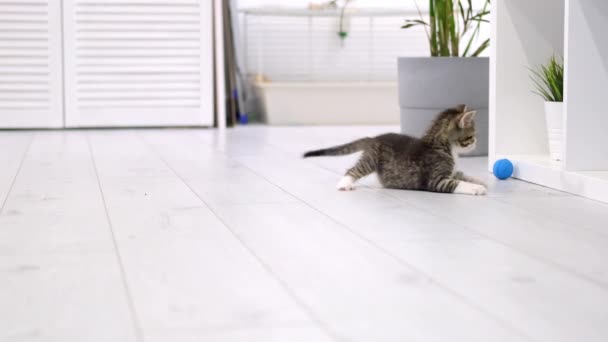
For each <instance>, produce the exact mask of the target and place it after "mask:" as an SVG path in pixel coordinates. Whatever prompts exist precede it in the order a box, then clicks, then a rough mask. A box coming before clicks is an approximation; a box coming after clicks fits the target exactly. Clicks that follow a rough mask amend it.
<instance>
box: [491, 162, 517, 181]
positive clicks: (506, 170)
mask: <svg viewBox="0 0 608 342" xmlns="http://www.w3.org/2000/svg"><path fill="white" fill-rule="evenodd" d="M493 171H494V176H496V178H498V179H507V178H509V177H511V175H513V163H511V161H509V159H499V160H497V161H496V162H495V163H494V170H493Z"/></svg>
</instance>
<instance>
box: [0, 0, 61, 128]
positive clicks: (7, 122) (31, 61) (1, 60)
mask: <svg viewBox="0 0 608 342" xmlns="http://www.w3.org/2000/svg"><path fill="white" fill-rule="evenodd" d="M61 55H62V53H61V2H60V1H57V0H28V1H16V0H0V127H4V128H31V127H62V126H63V107H62V103H63V93H62V88H63V86H62V82H61V79H62V61H61Z"/></svg>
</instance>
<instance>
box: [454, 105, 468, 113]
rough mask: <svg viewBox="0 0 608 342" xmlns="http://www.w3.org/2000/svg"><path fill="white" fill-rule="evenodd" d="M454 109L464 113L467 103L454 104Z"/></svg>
mask: <svg viewBox="0 0 608 342" xmlns="http://www.w3.org/2000/svg"><path fill="white" fill-rule="evenodd" d="M456 110H457V111H458V112H460V113H464V112H466V111H467V105H465V104H460V105H458V106H456Z"/></svg>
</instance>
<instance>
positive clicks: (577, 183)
mask: <svg viewBox="0 0 608 342" xmlns="http://www.w3.org/2000/svg"><path fill="white" fill-rule="evenodd" d="M501 158H507V159H509V160H511V162H513V165H514V166H515V170H514V172H513V178H517V179H520V180H523V181H526V182H530V183H535V184H538V185H542V186H546V187H549V188H553V189H557V190H560V191H565V192H568V193H571V194H574V195H578V196H583V197H587V198H591V199H594V200H596V201H601V202H605V203H608V170H606V171H565V170H564V169H563V165H562V163H561V162H559V161H553V160H551V158H549V155H537V154H520V155H502V156H497V159H501Z"/></svg>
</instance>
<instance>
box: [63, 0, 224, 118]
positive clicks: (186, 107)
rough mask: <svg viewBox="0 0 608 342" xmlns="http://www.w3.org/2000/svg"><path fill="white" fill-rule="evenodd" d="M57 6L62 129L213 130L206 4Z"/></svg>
mask: <svg viewBox="0 0 608 342" xmlns="http://www.w3.org/2000/svg"><path fill="white" fill-rule="evenodd" d="M63 3H64V6H63V9H64V14H63V18H64V25H63V32H64V45H65V55H64V58H65V71H64V73H65V91H66V101H65V107H66V108H65V115H66V126H67V127H90V126H172V125H178V126H183V125H193V126H201V125H203V126H204V125H211V124H212V123H213V76H212V75H213V49H212V46H213V45H212V44H213V43H212V39H213V38H212V37H213V36H212V1H209V0H104V1H100V0H64V1H63Z"/></svg>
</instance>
